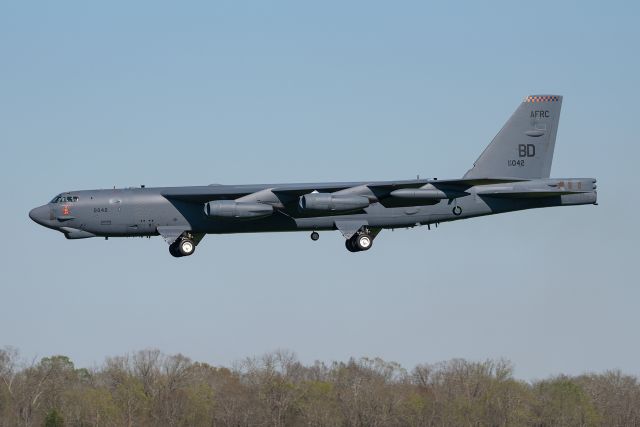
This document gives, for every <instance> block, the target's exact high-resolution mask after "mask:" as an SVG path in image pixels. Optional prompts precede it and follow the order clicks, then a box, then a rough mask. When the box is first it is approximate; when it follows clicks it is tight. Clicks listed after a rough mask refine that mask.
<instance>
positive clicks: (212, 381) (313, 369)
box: [0, 349, 640, 427]
mask: <svg viewBox="0 0 640 427" xmlns="http://www.w3.org/2000/svg"><path fill="white" fill-rule="evenodd" d="M0 426H1V427H5V426H11V427H14V426H50V427H53V426H96V427H97V426H640V385H639V384H638V379H637V378H636V377H634V376H629V375H623V374H621V373H620V372H618V371H611V372H605V373H602V374H587V375H581V376H577V377H568V376H558V377H553V378H550V379H547V380H543V381H536V382H533V383H530V382H525V381H520V380H517V379H515V378H514V377H513V369H512V366H511V365H510V363H509V362H506V361H503V360H499V361H494V360H487V361H485V362H469V361H466V360H460V359H454V360H450V361H447V362H442V363H437V364H425V365H419V366H416V367H415V368H414V369H413V370H411V371H407V370H405V369H404V368H403V367H401V366H400V365H398V364H397V363H393V362H386V361H384V360H381V359H367V358H363V359H358V360H355V359H351V360H349V361H348V362H333V363H331V364H329V365H327V364H325V363H322V362H316V363H314V364H312V365H308V366H307V365H303V364H302V363H300V362H299V361H298V360H297V359H296V357H295V355H294V354H292V353H290V352H286V351H277V352H274V353H269V354H266V355H264V356H261V357H258V358H249V359H245V360H242V361H240V362H238V363H237V364H236V366H235V367H233V368H232V369H230V368H224V367H215V366H211V365H208V364H206V363H199V362H193V361H191V360H189V359H188V358H187V357H184V356H182V355H180V354H178V355H173V356H169V355H165V354H162V353H160V352H159V351H158V350H144V351H140V352H138V353H135V354H132V355H127V356H121V357H112V358H108V359H106V361H105V362H104V364H103V365H102V366H100V367H98V368H94V369H84V368H81V369H77V368H76V367H75V366H74V364H73V362H72V361H71V360H70V359H69V358H68V357H65V356H52V357H45V358H43V359H42V360H40V361H34V362H32V363H25V362H24V361H22V360H21V359H20V358H19V355H18V353H17V352H16V351H15V350H12V349H4V350H0Z"/></svg>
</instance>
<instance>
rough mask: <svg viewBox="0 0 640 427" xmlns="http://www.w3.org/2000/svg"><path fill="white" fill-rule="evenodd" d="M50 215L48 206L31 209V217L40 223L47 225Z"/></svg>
mask: <svg viewBox="0 0 640 427" xmlns="http://www.w3.org/2000/svg"><path fill="white" fill-rule="evenodd" d="M48 217H49V209H48V208H47V207H46V206H38V207H37V208H34V209H31V211H29V218H31V219H32V220H33V221H34V222H36V223H38V224H40V225H45V223H46V221H47V218H48Z"/></svg>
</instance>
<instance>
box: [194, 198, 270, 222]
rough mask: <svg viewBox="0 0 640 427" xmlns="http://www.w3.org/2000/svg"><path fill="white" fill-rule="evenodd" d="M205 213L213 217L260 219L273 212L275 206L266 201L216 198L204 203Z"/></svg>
mask: <svg viewBox="0 0 640 427" xmlns="http://www.w3.org/2000/svg"><path fill="white" fill-rule="evenodd" d="M204 213H205V215H207V216H208V217H211V218H222V219H258V218H264V217H267V216H269V215H272V214H273V206H271V205H267V204H264V203H254V202H236V201H234V200H215V201H213V202H207V203H206V204H205V205H204Z"/></svg>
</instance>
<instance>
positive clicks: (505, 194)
mask: <svg viewBox="0 0 640 427" xmlns="http://www.w3.org/2000/svg"><path fill="white" fill-rule="evenodd" d="M579 193H587V191H558V190H552V191H478V196H483V197H484V196H488V197H501V198H505V199H535V198H540V197H554V196H564V195H566V194H579Z"/></svg>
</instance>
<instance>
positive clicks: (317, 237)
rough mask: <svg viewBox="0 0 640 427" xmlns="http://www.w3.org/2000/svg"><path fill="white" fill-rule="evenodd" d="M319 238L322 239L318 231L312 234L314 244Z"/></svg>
mask: <svg viewBox="0 0 640 427" xmlns="http://www.w3.org/2000/svg"><path fill="white" fill-rule="evenodd" d="M319 238H320V235H319V234H318V232H317V231H314V232H313V233H311V240H313V241H314V242H315V241H316V240H318V239H319Z"/></svg>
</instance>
